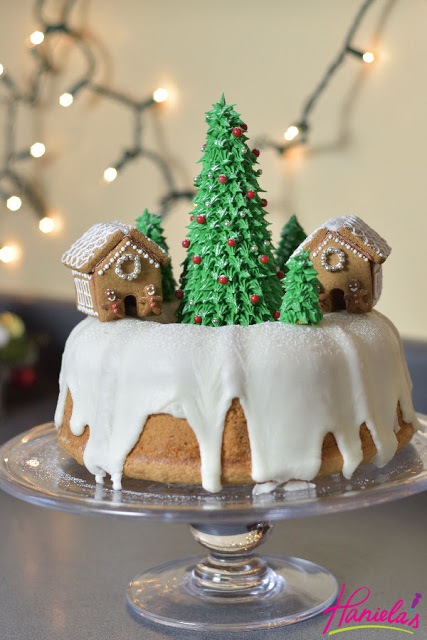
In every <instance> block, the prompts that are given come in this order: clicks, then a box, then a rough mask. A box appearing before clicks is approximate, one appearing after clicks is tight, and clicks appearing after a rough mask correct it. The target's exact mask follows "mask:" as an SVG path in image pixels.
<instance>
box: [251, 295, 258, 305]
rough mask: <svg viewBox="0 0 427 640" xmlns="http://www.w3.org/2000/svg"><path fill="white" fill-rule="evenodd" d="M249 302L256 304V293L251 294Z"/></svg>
mask: <svg viewBox="0 0 427 640" xmlns="http://www.w3.org/2000/svg"><path fill="white" fill-rule="evenodd" d="M251 302H252V303H253V304H256V303H257V302H259V296H257V294H256V293H253V294H252V295H251Z"/></svg>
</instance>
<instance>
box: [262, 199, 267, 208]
mask: <svg viewBox="0 0 427 640" xmlns="http://www.w3.org/2000/svg"><path fill="white" fill-rule="evenodd" d="M267 205H268V202H267V200H266V199H265V198H261V207H266V206H267Z"/></svg>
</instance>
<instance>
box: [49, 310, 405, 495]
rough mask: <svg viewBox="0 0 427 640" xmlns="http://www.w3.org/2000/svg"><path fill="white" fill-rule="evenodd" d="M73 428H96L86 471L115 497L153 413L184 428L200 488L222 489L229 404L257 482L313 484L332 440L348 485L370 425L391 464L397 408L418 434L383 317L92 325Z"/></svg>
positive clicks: (84, 340)
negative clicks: (190, 436)
mask: <svg viewBox="0 0 427 640" xmlns="http://www.w3.org/2000/svg"><path fill="white" fill-rule="evenodd" d="M68 390H70V393H71V396H72V398H73V413H72V418H71V424H70V428H71V431H72V432H73V433H74V434H75V435H81V434H82V433H83V430H84V427H85V425H90V437H89V440H88V443H87V445H86V449H85V453H84V462H85V465H86V467H87V468H88V469H89V471H90V472H91V473H93V474H95V475H96V476H97V479H98V478H99V479H100V480H102V477H103V476H104V475H105V473H106V472H107V473H109V474H110V475H111V476H112V478H113V480H114V486H115V488H118V487H119V486H120V477H121V473H122V469H123V464H124V461H125V459H126V456H127V454H128V453H129V452H130V451H131V450H132V448H133V446H134V445H135V443H136V442H137V441H138V438H139V436H140V434H141V431H142V428H143V425H144V424H145V421H146V419H147V417H148V416H149V415H150V414H155V413H169V414H171V415H173V416H175V417H177V418H186V419H187V421H188V422H189V424H190V425H191V427H192V428H193V430H194V433H195V435H196V437H197V440H198V442H199V446H200V455H201V463H202V464H201V471H202V482H203V487H204V488H205V489H207V490H208V491H212V492H215V491H218V490H219V489H220V488H221V484H220V475H221V444H222V432H223V427H224V421H225V417H226V414H227V411H228V409H229V407H230V405H231V402H232V400H233V398H239V399H240V402H241V404H242V407H243V410H244V412H245V416H246V420H247V424H248V433H249V439H250V443H251V454H252V477H253V480H254V482H256V483H262V482H267V481H274V482H285V481H287V480H289V479H291V478H294V479H298V480H306V481H308V480H312V479H313V478H314V477H315V476H316V474H317V472H318V470H319V468H320V464H321V449H322V443H323V439H324V436H325V435H326V434H327V433H328V432H332V433H333V434H334V436H335V438H336V440H337V443H338V446H339V448H340V451H341V453H342V455H343V458H344V469H343V473H344V475H345V476H346V477H347V478H349V477H350V476H351V475H352V473H353V471H354V470H355V469H356V467H357V466H358V465H359V463H360V462H361V459H362V449H361V443H360V438H359V429H360V425H361V424H362V423H363V422H366V424H367V426H368V428H369V429H370V431H371V433H372V437H373V439H374V441H375V444H376V447H377V449H378V453H377V456H376V459H375V463H376V464H377V465H378V466H383V465H385V464H386V463H387V462H388V461H389V460H390V459H391V458H392V456H393V455H394V453H395V451H396V444H397V443H396V438H395V435H394V429H395V425H396V407H397V404H398V402H399V403H400V407H401V410H402V415H403V419H404V420H405V422H410V423H412V424H413V426H414V427H415V428H416V426H417V420H416V416H415V414H414V410H413V407H412V401H411V381H410V378H409V373H408V370H407V367H406V363H405V359H404V356H403V349H402V344H401V341H400V337H399V335H398V332H397V330H396V328H395V327H394V326H393V324H392V323H391V322H390V321H389V320H388V319H387V318H386V317H384V316H383V315H381V314H379V313H378V312H376V311H373V312H371V313H366V314H362V315H355V314H354V315H353V314H348V313H346V312H341V313H331V314H328V315H326V316H325V317H324V318H323V320H322V321H321V323H320V325H319V327H317V328H316V327H311V326H297V325H291V324H286V323H282V322H278V323H272V322H266V323H263V324H257V325H252V326H246V327H244V326H237V325H235V326H223V327H217V328H216V327H215V328H213V327H203V326H194V325H180V324H168V325H162V324H160V323H155V322H147V321H146V322H141V321H139V320H136V319H132V318H128V319H123V320H120V322H106V323H100V322H99V321H98V320H97V319H95V318H90V317H89V318H86V319H85V320H83V321H82V322H81V323H80V324H79V325H77V327H76V328H75V329H74V330H73V331H72V333H71V334H70V337H69V339H68V341H67V345H66V348H65V351H64V355H63V362H62V369H61V374H60V395H59V400H58V406H57V411H56V415H55V422H56V424H57V426H60V425H61V424H62V420H63V412H64V405H65V400H66V396H67V391H68Z"/></svg>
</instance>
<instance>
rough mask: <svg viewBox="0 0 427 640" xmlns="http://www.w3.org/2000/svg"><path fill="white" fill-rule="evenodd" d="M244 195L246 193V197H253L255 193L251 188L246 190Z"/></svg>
mask: <svg viewBox="0 0 427 640" xmlns="http://www.w3.org/2000/svg"><path fill="white" fill-rule="evenodd" d="M246 195H247V197H248V198H251V199H252V198H255V196H256V193H255V191H254V190H253V189H249V190H248V191H246Z"/></svg>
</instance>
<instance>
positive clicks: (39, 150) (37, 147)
mask: <svg viewBox="0 0 427 640" xmlns="http://www.w3.org/2000/svg"><path fill="white" fill-rule="evenodd" d="M45 152H46V147H45V146H44V144H43V142H35V143H34V144H32V145H31V147H30V153H31V155H32V156H33V158H41V157H42V156H44V154H45Z"/></svg>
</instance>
